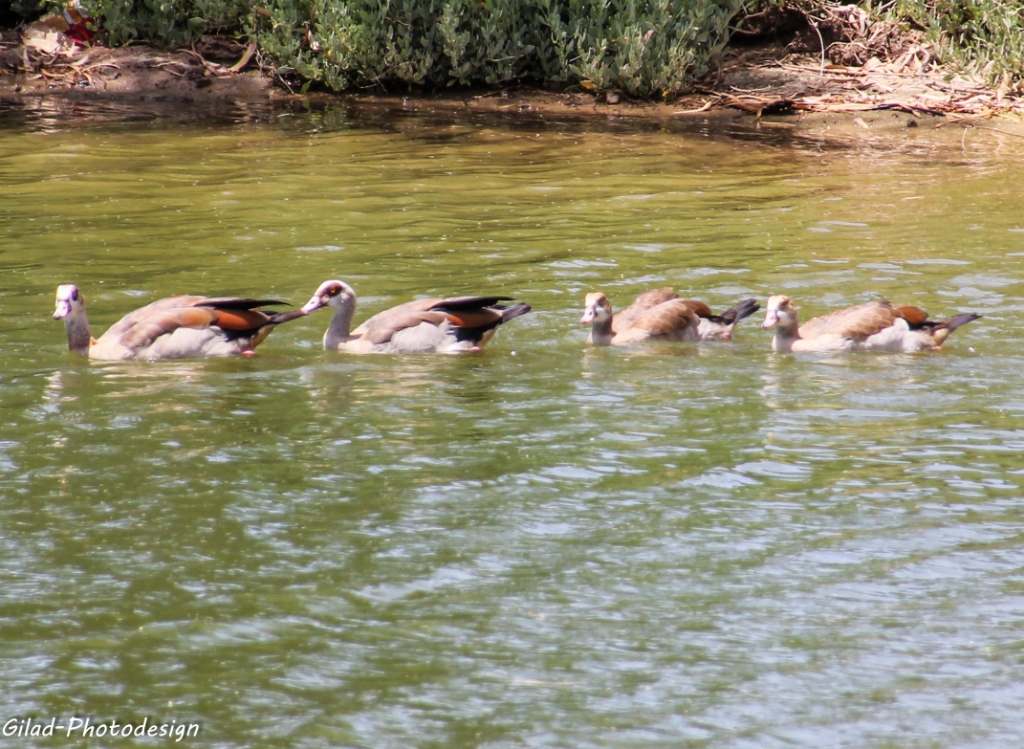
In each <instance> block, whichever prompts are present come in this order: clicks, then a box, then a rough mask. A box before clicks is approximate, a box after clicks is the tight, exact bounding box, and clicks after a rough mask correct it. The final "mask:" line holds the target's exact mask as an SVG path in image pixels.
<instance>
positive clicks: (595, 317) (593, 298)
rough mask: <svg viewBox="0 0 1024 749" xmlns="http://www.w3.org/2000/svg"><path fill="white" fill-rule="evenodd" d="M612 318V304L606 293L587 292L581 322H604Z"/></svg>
mask: <svg viewBox="0 0 1024 749" xmlns="http://www.w3.org/2000/svg"><path fill="white" fill-rule="evenodd" d="M611 319H612V305H611V304H610V303H609V302H608V297H606V296H605V295H604V294H600V293H594V294H587V298H586V299H585V300H584V301H583V317H581V318H580V324H581V325H585V324H589V323H595V322H596V323H604V322H608V321H609V320H611Z"/></svg>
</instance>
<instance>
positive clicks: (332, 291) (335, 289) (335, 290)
mask: <svg viewBox="0 0 1024 749" xmlns="http://www.w3.org/2000/svg"><path fill="white" fill-rule="evenodd" d="M340 293H341V287H340V286H332V287H331V288H329V289H328V290H327V294H328V295H329V296H338V294H340Z"/></svg>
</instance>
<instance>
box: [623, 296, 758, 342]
mask: <svg viewBox="0 0 1024 749" xmlns="http://www.w3.org/2000/svg"><path fill="white" fill-rule="evenodd" d="M678 298H679V295H678V294H677V293H675V292H674V291H672V289H670V288H668V287H665V288H662V289H651V290H650V291H645V292H643V293H642V294H640V296H638V297H637V298H636V301H634V302H633V303H632V304H631V305H629V306H628V307H626V309H624V310H622V311H621V312H619V314H617V315H615V317H614V318H612V332H613V333H623V332H625V331H627V330H629V328H631V327H632V326H633V323H634V321H635V320H636V319H637V318H638V317H639V316H640V315H641V314H643V313H644V312H646V311H647V310H649V309H651V308H653V307H656V306H658V305H659V304H663V303H665V302H667V301H669V300H671V299H678ZM683 303H684V304H686V306H687V307H689V308H690V309H692V310H693V311H694V312H695V313H697V316H698V317H699V318H700V325H699V327H698V329H697V336H698V340H701V341H729V340H732V331H733V328H735V327H736V323H738V322H739V321H740V320H742V319H743V318H745V317H750V316H751V315H752V314H754V313H755V312H757V311H758V310H759V309H761V305H759V304H758V303H757V301H756V300H754V299H744V300H743V301H742V302H740V303H739V304H737V305H736V306H735V307H731V308H730V309H727V310H726V311H725V312H723V313H722V314H720V315H716V314H714V313H713V312H712V311H711V309H710V308H709V307H708V306H707V305H706V304H704V302H701V301H698V300H696V299H683Z"/></svg>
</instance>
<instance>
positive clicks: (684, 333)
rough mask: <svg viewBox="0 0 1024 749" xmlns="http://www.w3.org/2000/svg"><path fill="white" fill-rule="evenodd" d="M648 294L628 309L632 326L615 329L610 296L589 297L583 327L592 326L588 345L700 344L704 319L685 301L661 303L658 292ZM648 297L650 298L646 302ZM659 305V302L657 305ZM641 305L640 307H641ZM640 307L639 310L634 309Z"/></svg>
mask: <svg viewBox="0 0 1024 749" xmlns="http://www.w3.org/2000/svg"><path fill="white" fill-rule="evenodd" d="M660 291H661V290H656V291H648V292H644V294H641V295H640V297H638V298H637V302H635V303H634V304H633V306H631V307H628V308H627V309H626V312H627V313H628V315H629V320H628V322H629V325H628V326H624V327H622V328H621V329H620V330H619V331H616V329H615V320H616V319H617V318H615V316H614V315H613V314H612V305H611V304H610V303H609V302H608V297H606V296H605V295H604V294H601V293H594V294H587V297H586V299H585V300H584V303H583V304H584V307H583V317H581V318H580V324H583V325H586V324H589V325H590V326H591V327H590V335H589V336H587V343H592V344H594V345H595V346H624V345H627V344H630V343H638V342H640V341H699V340H700V318H699V317H698V316H697V313H696V312H694V311H693V310H692V309H691V308H690V306H689V305H688V304H687V303H686V301H685V300H683V299H678V298H671V297H670V298H667V299H664V300H663V301H660V302H658V301H657V299H658V296H657V294H658V292H660ZM645 295H648V296H647V298H646V299H645V298H644V297H645ZM655 302H657V303H655ZM638 303H640V306H637V304H638ZM634 307H636V309H634Z"/></svg>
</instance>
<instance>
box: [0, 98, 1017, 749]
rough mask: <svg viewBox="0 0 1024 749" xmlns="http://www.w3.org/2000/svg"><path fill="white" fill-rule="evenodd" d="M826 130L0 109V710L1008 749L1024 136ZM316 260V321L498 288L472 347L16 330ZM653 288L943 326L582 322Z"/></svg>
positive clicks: (488, 741) (1013, 710)
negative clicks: (821, 335) (502, 305)
mask: <svg viewBox="0 0 1024 749" xmlns="http://www.w3.org/2000/svg"><path fill="white" fill-rule="evenodd" d="M894 117H895V115H894ZM899 117H900V120H899V122H902V121H903V120H905V119H906V116H905V115H900V116H899ZM831 127H832V126H831V125H830V124H829V122H828V121H827V120H824V121H818V122H816V123H806V124H801V125H797V126H792V125H788V124H787V123H786V122H780V123H768V122H765V123H763V124H761V125H758V124H757V123H756V122H755V121H754V120H753V119H752V118H741V119H736V120H708V121H704V120H699V121H691V122H688V123H678V124H676V123H647V122H642V121H638V122H628V121H624V120H619V119H610V120H608V121H604V120H601V121H597V120H585V119H581V120H571V119H566V118H557V117H542V116H526V115H509V116H507V117H502V116H493V115H469V114H450V115H432V116H425V115H421V116H416V115H412V114H407V113H403V112H400V111H372V110H363V109H360V108H358V107H354V106H345V105H337V106H334V107H332V108H328V109H325V110H319V111H308V112H302V111H297V112H269V113H258V114H256V115H252V114H251V113H250V114H245V113H237V112H235V113H228V114H226V115H225V114H223V113H221V114H211V113H202V114H201V115H197V116H193V117H138V116H130V115H129V113H127V112H118V111H116V110H112V111H107V110H103V111H100V110H90V109H89V108H88V107H87V106H84V105H83V106H82V107H76V108H74V109H72V110H57V111H52V112H48V111H46V110H33V111H26V110H21V109H18V110H14V109H8V110H6V111H3V112H2V113H0V222H2V226H3V231H2V232H0V271H2V279H3V280H2V281H0V309H2V310H3V313H4V319H5V322H6V330H5V331H4V333H3V334H2V335H0V420H2V424H3V429H2V433H0V496H2V512H0V655H2V660H3V662H4V668H3V674H2V675H0V708H2V709H0V718H2V720H3V721H4V722H6V721H9V720H10V719H13V718H21V719H24V718H26V717H32V718H33V719H34V720H36V721H39V722H45V721H49V720H50V719H51V718H52V717H56V718H58V719H59V720H62V721H64V722H65V723H66V722H68V720H69V718H70V717H71V716H79V717H80V718H84V717H88V718H90V719H91V720H92V721H93V723H94V724H106V725H108V726H109V724H110V723H111V722H112V721H115V720H116V721H118V722H119V723H120V724H126V723H127V724H132V725H138V724H141V723H142V721H143V720H147V721H148V724H149V725H165V726H166V725H168V724H172V723H173V724H174V725H180V724H193V723H198V724H200V726H201V729H200V734H199V738H198V739H196V738H189V739H186V740H185V741H183V743H188V742H191V743H193V744H199V745H205V746H216V747H239V748H241V747H260V746H265V747H274V746H280V747H344V746H352V747H374V749H384V748H388V747H395V748H396V749H397V748H403V747H412V746H416V747H436V748H438V749H441V748H442V747H489V748H498V747H501V748H506V747H507V748H511V747H524V746H530V747H574V748H580V747H683V746H689V747H751V748H753V747H758V748H759V749H760V748H764V747H784V746H785V747H792V746H802V747H814V748H816V749H820V747H826V746H827V747H864V746H893V747H896V746H898V747H901V749H903V748H906V747H957V748H958V749H962V748H963V747H979V748H980V747H985V748H986V749H990V748H991V747H999V746H1007V747H1009V746H1015V745H1018V742H1019V737H1020V716H1021V714H1022V713H1024V686H1022V682H1021V678H1020V675H1021V662H1022V658H1024V636H1022V634H1021V622H1022V621H1024V560H1022V557H1021V545H1022V542H1024V512H1022V508H1024V502H1022V497H1021V486H1022V483H1024V457H1022V455H1021V452H1022V449H1024V381H1022V379H1021V376H1020V373H1021V372H1022V371H1024V353H1022V345H1021V344H1022V341H1024V336H1022V333H1021V326H1020V324H1019V322H1018V321H1017V318H1016V315H1017V314H1018V313H1019V312H1020V311H1021V310H1024V286H1022V282H1024V270H1022V268H1021V258H1022V257H1024V217H1022V215H1021V213H1020V211H1019V210H1018V208H1019V205H1020V200H1021V195H1024V169H1022V168H1021V166H1022V165H1024V148H1022V144H1021V142H1019V140H1018V139H1014V138H1011V137H1008V136H1002V135H999V134H997V133H994V132H992V131H986V130H981V129H974V130H971V131H968V132H967V133H964V132H963V131H961V130H959V129H954V128H953V127H952V126H950V127H946V128H943V129H940V130H938V131H935V130H932V129H930V128H929V127H918V128H902V127H896V128H890V129H888V130H886V131H885V132H880V131H876V130H862V129H858V128H854V129H853V132H850V131H848V130H842V131H841V132H833V130H830V128H831ZM328 278H342V279H344V280H346V281H348V282H349V283H350V284H351V285H352V286H353V287H354V288H355V290H356V292H357V293H358V294H359V304H360V307H359V310H358V311H357V319H362V318H364V317H365V316H366V315H368V314H371V313H373V312H376V311H379V310H381V309H384V308H386V307H388V306H391V305H394V304H398V303H400V302H403V301H407V300H409V299H412V298H415V297H417V296H424V295H430V296H433V295H439V296H450V295H462V294H474V293H482V294H491V293H493V294H503V295H508V296H512V297H515V298H516V299H520V300H524V301H527V302H529V303H530V304H531V305H532V306H533V312H532V313H531V314H529V315H526V316H524V317H521V318H519V319H516V320H514V321H512V322H510V323H509V324H508V325H506V326H503V328H502V329H501V330H500V331H499V332H498V334H497V336H496V337H495V339H494V340H493V341H492V342H491V344H490V345H489V347H488V348H487V349H486V350H485V351H484V352H482V353H480V354H467V355H461V356H406V357H372V356H370V357H357V356H351V355H343V354H338V353H329V352H325V351H323V350H322V346H321V336H322V334H323V331H324V329H325V328H326V326H327V323H328V315H327V313H325V312H321V313H317V314H314V315H311V316H310V317H308V318H305V319H301V320H298V321H295V322H292V323H289V324H288V325H286V326H282V327H280V328H279V329H278V330H277V331H276V332H275V333H274V334H273V335H272V336H271V337H270V338H269V339H268V340H267V341H266V342H265V343H264V344H263V345H262V346H261V347H260V349H259V355H258V356H256V357H252V358H234V359H216V360H205V361H190V360H187V361H175V362H157V363H145V364H144V363H122V364H90V363H88V362H87V361H84V360H82V359H80V358H76V357H75V356H73V355H71V354H69V353H68V352H67V350H66V342H65V337H64V331H63V326H62V325H61V324H60V323H59V322H57V321H54V320H53V319H51V314H52V312H53V294H54V289H55V288H56V286H57V285H58V284H59V283H71V282H73V283H76V284H78V286H79V287H80V288H81V290H82V293H83V295H84V296H85V297H86V298H87V299H88V302H89V310H90V316H91V320H92V323H93V332H94V334H97V333H98V332H100V331H102V330H103V329H105V328H106V327H107V326H108V325H110V324H112V323H113V322H114V321H115V320H117V319H118V318H119V317H120V316H121V315H123V314H125V313H126V312H128V311H129V310H131V309H134V308H136V307H139V306H141V305H143V304H145V303H147V302H149V301H152V300H155V299H157V298H160V297H162V296H168V295H172V294H181V293H193V294H196V293H201V294H209V295H245V296H255V297H273V298H281V299H285V300H288V301H290V302H292V303H294V304H302V303H303V302H305V301H306V300H307V299H308V298H309V296H310V294H312V292H313V291H314V289H315V288H316V287H317V285H318V284H319V283H320V282H321V281H323V280H325V279H328ZM664 285H670V286H673V287H674V288H676V289H678V290H680V291H681V292H682V293H684V294H686V295H690V296H694V297H696V298H699V299H702V300H704V301H706V302H707V303H708V304H710V305H711V306H712V307H713V308H715V309H721V308H725V307H728V306H731V305H733V304H735V303H736V302H738V301H740V300H741V299H743V298H745V297H748V296H753V297H756V298H757V299H758V300H759V301H760V302H761V304H762V305H763V304H764V303H765V299H766V298H767V297H768V296H769V295H771V294H776V293H784V294H788V295H789V296H791V297H793V299H794V300H795V302H796V303H797V305H799V306H800V309H801V314H802V315H803V316H804V317H805V318H806V317H809V316H812V315H816V314H822V313H824V312H826V311H828V310H830V309H834V308H837V307H841V306H845V305H850V304H856V303H860V302H864V301H868V300H871V299H877V298H886V299H890V300H892V301H893V302H901V303H910V304H914V305H917V306H919V307H922V308H924V309H926V310H928V311H929V312H930V313H931V314H932V316H933V317H936V318H942V317H946V316H949V315H953V314H956V313H959V312H966V311H973V312H979V313H981V314H983V315H984V317H983V319H981V320H980V321H978V322H975V323H972V324H971V325H969V326H966V327H964V328H962V329H960V330H958V331H957V332H956V333H955V334H954V335H953V336H952V337H951V338H950V340H949V341H948V342H947V344H946V345H945V347H944V350H943V351H941V352H937V353H928V354H917V355H879V354H852V355H839V356H810V355H780V354H773V353H772V352H771V350H770V335H769V334H768V333H766V332H765V331H762V330H761V329H760V322H761V319H762V314H760V313H759V314H756V315H755V316H754V317H752V318H750V319H748V320H745V321H743V322H742V323H740V325H739V326H738V328H737V332H736V337H735V340H734V341H732V342H730V343H721V344H710V343H708V344H686V343H680V344H655V345H649V346H640V347H632V348H592V347H588V346H587V345H586V335H587V330H586V329H585V328H584V327H583V326H581V325H580V324H579V318H580V315H581V314H582V308H583V297H584V295H585V294H586V293H588V292H590V291H596V290H600V291H603V292H604V293H606V294H607V295H608V297H609V299H610V300H611V302H612V304H613V305H615V306H616V307H622V306H625V305H626V304H628V303H629V302H630V301H631V300H632V299H633V297H634V296H635V295H636V294H637V293H639V292H640V291H643V290H644V289H647V288H652V287H656V286H664ZM58 733H59V731H58ZM72 738H73V739H74V741H75V742H77V743H74V744H72V745H96V743H95V742H96V739H89V738H86V737H83V736H82V734H81V733H78V734H75V735H73V736H72ZM158 741H161V740H158V739H148V740H143V739H118V742H120V743H122V744H123V745H126V746H127V745H130V744H131V743H132V742H135V743H139V742H141V743H142V744H143V745H147V742H148V743H158ZM65 743H66V742H65ZM100 743H101V744H102V743H103V742H102V741H101V742H100ZM114 743H116V742H113V740H111V745H114ZM103 745H106V744H103Z"/></svg>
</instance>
